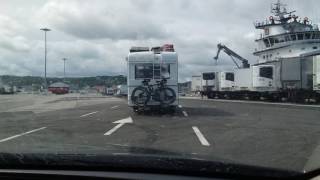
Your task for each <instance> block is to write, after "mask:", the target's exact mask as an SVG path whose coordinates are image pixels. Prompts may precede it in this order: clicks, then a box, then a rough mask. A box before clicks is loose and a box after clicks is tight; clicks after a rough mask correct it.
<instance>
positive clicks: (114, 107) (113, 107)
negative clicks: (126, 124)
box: [110, 106, 119, 109]
mask: <svg viewBox="0 0 320 180" xmlns="http://www.w3.org/2000/svg"><path fill="white" fill-rule="evenodd" d="M118 107H119V106H112V107H111V108H110V109H116V108H118Z"/></svg>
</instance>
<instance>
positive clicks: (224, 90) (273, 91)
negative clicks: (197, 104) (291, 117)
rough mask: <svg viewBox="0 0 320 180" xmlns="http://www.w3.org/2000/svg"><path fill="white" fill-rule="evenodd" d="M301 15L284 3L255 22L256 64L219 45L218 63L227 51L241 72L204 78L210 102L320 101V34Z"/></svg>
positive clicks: (222, 72)
mask: <svg viewBox="0 0 320 180" xmlns="http://www.w3.org/2000/svg"><path fill="white" fill-rule="evenodd" d="M295 13H296V11H288V10H287V5H286V4H283V3H281V2H280V0H278V1H277V2H276V3H274V4H271V16H270V17H269V18H267V19H266V20H265V21H256V22H254V27H255V28H256V29H257V30H259V34H258V38H257V39H256V40H255V43H256V44H257V47H256V48H255V50H254V52H253V55H254V56H256V57H257V63H256V64H252V65H251V64H249V62H251V61H249V60H248V59H246V58H244V57H242V56H240V55H239V54H237V53H236V52H234V51H233V50H231V49H230V48H228V47H227V46H225V45H223V44H221V43H219V44H218V46H217V47H218V51H217V55H216V56H215V57H214V59H216V60H218V58H219V54H220V52H224V53H226V54H227V55H229V56H230V57H231V59H232V61H233V62H234V63H235V65H236V68H235V69H234V71H219V72H204V73H202V80H201V84H202V88H201V93H202V94H204V95H207V96H208V98H228V99H243V98H245V99H262V100H266V99H268V100H272V101H293V102H320V31H319V28H318V25H316V24H313V23H312V21H311V20H310V19H309V18H308V17H304V18H301V17H299V16H297V15H295ZM237 61H241V62H242V65H239V64H238V63H237Z"/></svg>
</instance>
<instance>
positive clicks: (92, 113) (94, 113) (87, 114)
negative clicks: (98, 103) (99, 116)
mask: <svg viewBox="0 0 320 180" xmlns="http://www.w3.org/2000/svg"><path fill="white" fill-rule="evenodd" d="M97 112H99V111H94V112H91V113H87V114H84V115H81V116H80V117H86V116H89V115H91V114H95V113H97Z"/></svg>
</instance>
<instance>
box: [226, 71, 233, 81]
mask: <svg viewBox="0 0 320 180" xmlns="http://www.w3.org/2000/svg"><path fill="white" fill-rule="evenodd" d="M226 80H228V81H234V74H233V73H226Z"/></svg>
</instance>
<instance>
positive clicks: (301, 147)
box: [0, 0, 320, 173]
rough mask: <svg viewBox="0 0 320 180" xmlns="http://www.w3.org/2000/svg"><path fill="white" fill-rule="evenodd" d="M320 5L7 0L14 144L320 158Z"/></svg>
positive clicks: (248, 159) (0, 96)
mask: <svg viewBox="0 0 320 180" xmlns="http://www.w3.org/2000/svg"><path fill="white" fill-rule="evenodd" d="M319 5H320V1H316V0H310V1H299V0H290V1H289V0H281V1H277V0H267V1H265V0H258V1H254V2H253V1H247V0H233V1H225V0H202V1H197V0H188V1H185V0H175V1H169V0H163V1H162V0H161V1H158V0H137V1H135V0H132V1H131V0H118V1H111V0H106V1H102V0H92V1H80V0H71V1H59V0H44V1H39V0H28V1H23V0H14V1H9V0H8V1H6V0H4V1H0V10H1V11H0V154H1V153H9V154H12V153H18V154H24V153H38V154H55V155H59V154H77V155H83V156H84V155H85V154H93V155H110V156H113V155H123V154H127V155H128V154H129V155H132V156H134V157H135V158H136V159H137V161H136V162H135V163H139V158H143V157H144V156H147V155H152V156H155V157H159V158H161V157H172V158H173V159H174V158H185V159H188V160H195V159H202V160H206V161H209V162H216V161H219V162H222V164H228V163H234V164H239V165H240V164H241V165H250V166H253V167H266V168H274V169H280V170H290V171H297V172H307V171H309V170H311V169H312V170H314V169H317V168H320V164H319V166H318V165H314V162H320V160H319V159H318V157H320V156H317V155H319V150H318V149H319V141H320V131H319V129H320V121H319V119H320V55H319V48H320V39H319V38H318V36H320V31H319V27H318V24H319V10H318V7H319ZM84 157H86V158H90V157H89V156H84ZM173 164H174V163H173ZM310 164H313V166H311V165H310ZM0 165H1V160H0ZM178 165H179V163H177V166H178ZM310 167H312V168H310ZM252 173H255V172H254V171H252Z"/></svg>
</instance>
